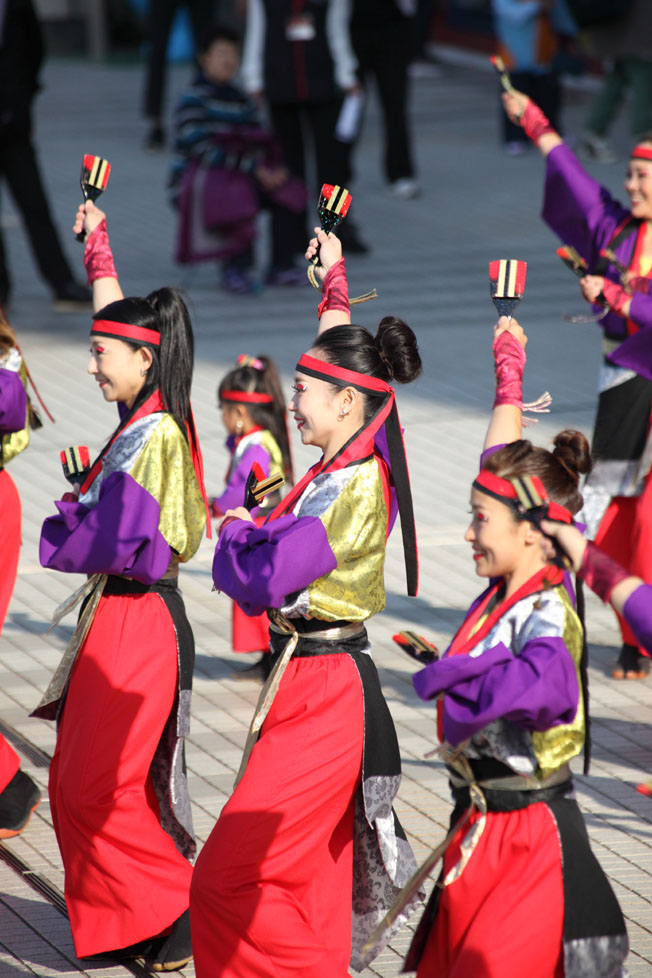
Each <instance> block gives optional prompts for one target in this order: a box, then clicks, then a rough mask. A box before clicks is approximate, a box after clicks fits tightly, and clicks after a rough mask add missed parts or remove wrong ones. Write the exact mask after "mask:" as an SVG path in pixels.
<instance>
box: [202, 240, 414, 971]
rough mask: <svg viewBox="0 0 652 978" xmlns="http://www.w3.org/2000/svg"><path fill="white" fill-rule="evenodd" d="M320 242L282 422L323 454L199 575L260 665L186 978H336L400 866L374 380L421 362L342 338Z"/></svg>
mask: <svg viewBox="0 0 652 978" xmlns="http://www.w3.org/2000/svg"><path fill="white" fill-rule="evenodd" d="M319 244H320V246H321V263H322V271H324V272H326V271H327V274H326V276H325V278H324V283H323V288H324V293H325V298H324V302H323V303H322V310H323V314H322V317H321V323H320V332H319V335H318V336H317V338H316V339H315V341H314V343H313V344H312V346H311V348H310V350H309V351H308V353H306V354H304V355H303V356H302V357H301V358H300V359H299V362H298V364H297V369H296V376H295V386H294V394H293V396H292V399H291V401H290V404H289V409H290V411H291V412H292V413H293V415H294V417H295V420H296V422H297V425H298V427H299V431H300V432H301V440H302V442H303V443H304V444H306V445H314V446H315V447H316V448H318V449H320V450H321V452H322V458H321V459H320V461H318V462H317V463H316V464H315V465H313V466H312V468H311V469H310V470H309V471H308V472H307V473H306V475H305V476H304V477H303V478H302V479H301V480H300V481H299V483H298V484H297V485H296V486H295V487H294V489H293V490H292V491H291V492H290V493H289V494H288V496H286V497H285V499H284V500H283V501H282V503H281V504H280V505H279V506H278V507H277V508H276V509H275V510H274V512H273V513H272V514H271V515H270V517H269V519H268V520H267V521H266V523H265V524H264V525H263V526H261V527H257V526H256V525H255V524H254V523H253V522H252V521H251V518H250V516H249V514H248V513H247V512H246V510H244V509H242V508H237V509H235V510H231V511H229V512H228V513H227V515H226V519H225V520H224V523H223V524H222V529H221V533H220V538H219V541H218V545H217V548H216V551H215V559H214V563H213V580H214V582H215V585H216V586H217V587H218V588H219V589H220V590H223V591H225V592H226V593H227V594H229V595H230V596H231V597H232V598H234V599H235V600H237V601H238V602H239V603H241V604H242V606H243V607H244V608H245V610H247V611H248V612H249V613H252V612H253V613H260V612H262V611H263V610H264V609H268V610H269V617H270V622H271V628H270V643H271V647H272V650H273V652H274V654H275V657H276V665H275V667H274V670H273V672H272V674H271V676H270V678H269V680H268V683H267V685H266V687H265V688H264V690H263V693H262V694H261V699H260V703H259V707H258V709H257V711H256V715H255V717H254V721H253V724H252V731H251V733H250V738H249V739H248V743H247V746H246V748H245V756H244V758H243V764H242V766H241V769H240V776H239V777H240V780H239V782H238V783H237V787H236V789H235V791H234V793H233V795H232V797H231V798H230V800H229V801H228V802H227V804H226V805H225V807H224V809H223V811H222V814H221V815H220V818H219V820H218V822H217V824H216V826H215V828H214V829H213V832H212V833H211V835H210V837H209V839H208V841H207V843H206V845H205V846H204V848H203V850H202V852H201V854H200V857H199V859H198V861H197V866H196V868H195V873H194V875H193V882H192V888H191V916H192V929H193V945H194V953H195V967H196V971H197V975H198V976H199V978H217V976H220V978H236V976H237V978H246V976H252V978H253V976H254V975H256V976H258V978H262V976H269V978H281V976H283V978H290V976H295V978H299V976H301V978H324V976H326V975H328V976H329V978H344V976H346V975H347V974H348V963H349V960H350V959H352V961H353V963H354V966H355V965H356V963H357V964H358V967H359V950H360V946H361V943H363V942H364V939H365V936H366V935H367V934H368V933H369V931H370V929H373V927H374V925H375V923H376V922H377V921H378V919H380V917H381V916H382V915H383V912H384V908H385V907H386V905H387V904H386V901H387V900H389V901H390V902H391V900H392V898H393V895H394V894H395V893H396V887H397V886H398V887H400V886H401V885H402V883H405V882H406V881H407V879H408V878H409V875H410V873H411V868H412V867H413V865H414V863H413V857H412V853H411V850H410V848H409V845H408V843H407V841H406V840H405V836H404V834H403V831H402V829H401V827H400V825H399V823H398V820H397V819H396V816H395V815H394V812H393V809H392V801H393V798H394V796H395V794H396V792H397V790H398V786H399V782H400V757H399V753H398V745H397V740H396V733H395V730H394V726H393V723H392V719H391V716H390V714H389V711H388V709H387V705H386V703H385V700H384V698H383V695H382V692H381V689H380V685H379V681H378V674H377V672H376V669H375V666H374V664H373V661H372V659H371V657H370V655H369V651H370V650H369V642H368V638H367V633H366V630H365V626H364V623H365V621H366V620H367V619H368V618H370V617H371V616H372V615H373V614H375V613H376V612H378V611H381V610H382V608H383V607H384V604H385V590H384V585H383V565H384V561H385V543H386V538H387V534H388V532H389V530H390V529H391V527H392V523H393V521H394V517H395V513H396V503H397V502H398V506H399V509H400V511H401V523H402V529H403V532H404V535H405V539H406V541H407V554H408V557H409V578H408V580H409V590H410V592H411V593H415V587H416V563H415V559H416V552H415V549H414V538H413V527H414V524H413V517H412V513H411V504H410V500H409V483H408V481H407V470H406V467H405V458H404V456H403V454H402V442H401V433H400V426H399V423H398V418H397V414H396V410H395V407H394V393H393V390H392V388H391V387H390V386H389V382H390V380H392V379H393V380H396V381H398V382H399V383H407V382H409V381H411V380H413V379H414V378H415V377H416V376H417V375H418V374H419V372H420V370H421V360H420V357H419V353H418V349H417V344H416V339H415V336H414V334H413V333H412V331H411V330H410V328H409V327H408V326H407V325H406V324H405V323H403V322H402V321H401V320H397V319H393V318H390V317H387V318H385V319H383V320H382V321H381V323H380V325H379V327H378V331H377V334H376V336H373V335H372V334H371V333H369V332H368V331H367V330H366V329H363V328H362V327H361V326H352V325H350V318H349V311H348V291H347V287H346V278H345V274H344V259H341V258H340V255H341V249H340V248H339V242H338V241H337V239H336V238H335V237H334V236H333V235H329V236H326V235H325V234H323V232H319ZM316 246H317V240H316V239H315V240H313V242H312V243H311V247H310V248H309V251H308V257H309V256H311V255H312V254H314V252H315V250H316ZM331 327H333V328H331ZM383 426H384V427H383ZM406 490H407V493H406ZM396 497H398V499H397V498H396ZM258 733H259V734H260V735H259V737H258V738H257V739H256V737H257V734H258ZM352 920H353V931H352ZM352 944H353V953H352Z"/></svg>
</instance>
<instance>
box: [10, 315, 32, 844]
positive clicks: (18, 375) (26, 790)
mask: <svg viewBox="0 0 652 978" xmlns="http://www.w3.org/2000/svg"><path fill="white" fill-rule="evenodd" d="M26 383H27V375H26V372H25V365H24V363H23V358H22V357H21V355H20V351H19V349H18V346H17V345H16V337H15V335H14V331H13V329H12V328H11V326H10V325H9V323H8V322H7V319H6V317H5V315H4V312H3V310H2V307H1V306H0V513H1V514H2V516H1V518H0V561H1V564H0V634H1V633H2V627H3V625H4V622H5V618H6V616H7V609H8V607H9V602H10V600H11V595H12V592H13V590H14V584H15V583H16V573H17V571H18V556H19V553H20V524H21V510H20V496H19V495H18V490H17V489H16V486H15V485H14V481H13V479H12V478H11V476H10V475H9V473H8V472H7V470H6V469H5V465H7V463H8V462H10V461H11V460H12V459H13V458H15V457H16V455H18V454H19V453H20V452H22V451H23V449H24V448H26V447H27V444H28V442H29V421H30V408H29V401H28V398H27V391H26V389H25V384H26ZM40 800H41V792H40V791H39V789H38V786H37V785H36V784H35V783H34V782H33V781H32V779H31V778H30V777H29V775H27V774H25V772H24V771H21V770H20V759H19V757H18V754H17V753H16V752H15V750H14V749H13V748H12V747H11V745H10V744H8V743H7V741H6V740H5V738H4V737H2V736H0V839H10V838H11V837H12V836H14V835H18V833H19V832H22V830H23V829H24V828H25V826H26V825H27V822H28V821H29V819H30V816H31V814H32V812H33V811H34V809H35V808H36V806H37V805H38V803H39V802H40Z"/></svg>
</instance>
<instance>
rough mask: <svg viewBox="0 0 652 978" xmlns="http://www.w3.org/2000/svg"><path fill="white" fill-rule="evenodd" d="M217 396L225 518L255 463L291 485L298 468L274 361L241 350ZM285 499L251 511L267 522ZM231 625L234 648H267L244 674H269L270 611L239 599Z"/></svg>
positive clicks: (219, 506)
mask: <svg viewBox="0 0 652 978" xmlns="http://www.w3.org/2000/svg"><path fill="white" fill-rule="evenodd" d="M217 399H218V403H219V407H220V411H221V414H222V421H223V422H224V427H225V428H226V430H227V432H228V438H227V439H226V447H227V450H228V451H229V452H230V454H231V459H230V462H229V467H228V470H227V473H226V485H225V487H224V491H223V492H222V493H221V494H220V495H219V496H217V497H216V498H215V499H213V501H212V502H211V516H217V517H222V516H224V514H225V513H226V512H227V510H229V509H233V508H235V507H236V506H240V505H242V503H243V501H244V497H245V491H246V485H247V479H248V477H249V473H250V472H251V468H252V466H253V465H254V464H256V465H258V466H260V468H261V470H262V472H263V474H264V476H265V478H270V477H272V476H277V475H278V476H282V477H283V479H285V481H286V483H287V484H291V483H292V481H293V473H292V455H291V452H290V440H289V438H288V429H287V415H286V412H285V402H284V400H283V392H282V390H281V379H280V377H279V373H278V370H277V369H276V364H275V363H274V361H273V360H271V359H270V358H269V357H266V356H264V355H261V356H259V357H252V356H248V355H247V354H241V355H240V356H239V357H238V362H237V364H236V366H235V367H234V368H233V369H232V370H229V372H228V373H227V374H226V376H225V377H223V378H222V380H221V382H220V386H219V387H218V390H217ZM280 499H281V493H280V491H278V490H277V491H276V492H272V493H269V495H267V496H265V497H264V499H263V500H262V503H261V505H260V506H257V507H255V508H254V509H253V510H252V511H251V513H252V516H253V517H254V519H255V520H256V522H259V523H260V522H262V521H263V520H264V517H265V514H267V513H269V512H271V510H272V509H273V508H274V506H275V505H277V503H279V502H280ZM231 624H232V628H231V636H232V643H233V651H234V652H261V653H262V655H261V658H260V659H259V660H258V662H255V663H254V664H253V665H251V666H249V667H248V668H246V669H244V670H242V672H241V673H240V675H244V676H248V675H250V674H251V673H252V671H255V672H258V673H261V674H262V675H263V677H264V678H265V679H266V678H267V676H268V675H269V669H270V657H269V648H268V639H269V627H268V625H269V623H268V621H267V615H265V614H263V615H257V616H255V617H250V616H248V615H245V614H244V612H243V611H242V609H241V608H240V606H239V604H238V603H237V602H236V601H234V602H233V614H232V622H231Z"/></svg>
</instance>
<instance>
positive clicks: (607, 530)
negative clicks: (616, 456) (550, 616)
mask: <svg viewBox="0 0 652 978" xmlns="http://www.w3.org/2000/svg"><path fill="white" fill-rule="evenodd" d="M595 542H596V544H597V545H598V546H599V547H601V548H602V549H603V550H604V551H605V553H607V554H609V556H610V557H613V558H614V560H617V561H618V563H619V564H622V565H623V567H625V568H626V569H627V570H628V571H629V572H630V574H635V575H636V576H637V577H641V578H643V580H644V581H646V582H647V583H648V584H652V476H648V477H647V479H646V482H645V487H644V489H643V492H642V494H641V495H640V496H636V497H625V496H616V497H615V498H614V499H612V500H611V502H610V503H609V507H608V509H607V511H606V513H605V514H604V516H603V518H602V521H601V523H600V527H599V529H598V532H597V533H596V536H595ZM619 622H620V630H621V633H622V637H623V642H624V643H625V644H627V645H637V642H636V639H635V638H634V633H633V632H632V630H631V628H630V627H629V625H628V624H627V622H626V621H625V620H624V619H623V618H621V617H620V616H619ZM639 651H640V652H641V653H642V654H643V655H648V653H647V652H646V651H645V649H642V648H641V647H640V646H639Z"/></svg>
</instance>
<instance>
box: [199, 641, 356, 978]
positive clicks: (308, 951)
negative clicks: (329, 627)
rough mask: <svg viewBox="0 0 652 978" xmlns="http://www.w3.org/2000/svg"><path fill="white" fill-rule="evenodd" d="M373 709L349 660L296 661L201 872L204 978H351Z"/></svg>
mask: <svg viewBox="0 0 652 978" xmlns="http://www.w3.org/2000/svg"><path fill="white" fill-rule="evenodd" d="M363 740H364V712H363V699H362V686H361V682H360V676H359V673H358V671H357V669H356V667H355V664H354V663H353V661H352V660H351V659H350V658H349V656H348V655H321V656H315V657H312V658H299V659H291V660H290V664H289V665H288V668H287V670H286V673H285V675H284V677H283V680H282V682H281V686H280V688H279V691H278V693H277V695H276V698H275V700H274V703H273V705H272V708H271V710H270V712H269V714H268V717H267V719H266V721H265V723H264V724H263V727H262V730H261V736H260V738H259V740H258V742H257V744H256V746H255V747H254V749H253V752H252V754H251V757H250V760H249V764H248V766H247V769H246V771H245V774H244V776H243V778H242V780H241V781H240V784H239V785H238V787H237V788H236V789H235V791H234V793H233V795H232V796H231V798H230V799H229V801H228V802H227V803H226V805H225V806H224V809H223V811H222V814H221V815H220V818H219V820H218V822H217V824H216V826H215V828H214V829H213V831H212V833H211V835H210V837H209V839H208V841H207V842H206V845H205V846H204V848H203V850H202V852H201V854H200V856H199V858H198V860H197V865H196V867H195V872H194V875H193V880H192V887H191V891H190V915H191V925H192V940H193V951H194V958H195V970H196V974H197V976H198V978H346V976H347V975H348V962H349V958H350V954H351V918H352V902H351V893H352V883H353V858H352V857H353V814H354V797H355V793H356V789H357V788H358V786H359V784H360V777H361V767H362V749H363Z"/></svg>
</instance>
